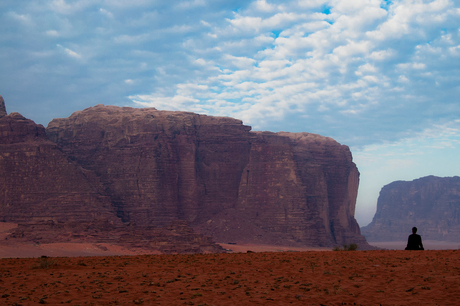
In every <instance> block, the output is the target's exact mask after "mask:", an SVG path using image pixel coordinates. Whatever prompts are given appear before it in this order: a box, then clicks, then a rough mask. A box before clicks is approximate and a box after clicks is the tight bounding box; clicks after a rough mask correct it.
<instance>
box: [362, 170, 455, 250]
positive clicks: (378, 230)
mask: <svg viewBox="0 0 460 306" xmlns="http://www.w3.org/2000/svg"><path fill="white" fill-rule="evenodd" d="M413 226H416V227H417V228H418V234H420V235H422V238H423V239H425V240H427V239H430V240H440V241H460V177H458V176H455V177H436V176H427V177H423V178H420V179H416V180H413V181H410V182H406V181H396V182H393V183H391V184H388V185H386V186H384V187H383V188H382V190H381V191H380V196H379V199H378V202H377V212H376V213H375V216H374V218H373V220H372V222H371V223H370V224H369V225H368V226H366V227H363V228H362V233H363V235H365V236H366V239H367V240H368V241H397V240H399V241H401V240H406V239H407V236H408V235H409V234H411V228H412V227H413Z"/></svg>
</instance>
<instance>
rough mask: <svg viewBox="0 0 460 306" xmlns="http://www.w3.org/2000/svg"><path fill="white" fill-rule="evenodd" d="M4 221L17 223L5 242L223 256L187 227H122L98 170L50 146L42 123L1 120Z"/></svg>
mask: <svg viewBox="0 0 460 306" xmlns="http://www.w3.org/2000/svg"><path fill="white" fill-rule="evenodd" d="M0 221H1V222H14V223H19V227H18V228H17V229H15V230H13V231H12V234H11V235H10V236H9V237H8V240H7V241H3V243H17V242H34V243H51V242H69V241H70V242H75V241H76V242H79V241H91V242H110V243H115V244H120V245H124V246H126V247H140V248H146V249H154V250H160V251H161V252H164V253H174V252H181V253H196V252H222V251H223V249H222V248H221V247H220V246H218V245H216V244H215V243H214V242H212V241H211V240H210V238H209V237H205V236H203V235H200V234H198V233H195V232H193V230H192V229H191V228H190V227H189V226H188V225H187V224H186V223H185V224H184V223H181V222H177V221H176V222H168V223H166V224H165V225H166V226H165V227H162V228H153V227H147V226H135V225H133V224H130V223H123V222H122V220H121V219H120V218H118V217H117V216H116V208H115V207H114V205H113V203H112V201H111V198H110V197H108V196H106V195H104V186H103V185H102V184H101V182H100V180H99V178H98V177H97V176H96V175H95V174H94V172H92V171H90V170H87V169H84V168H82V167H81V166H80V165H79V164H78V163H76V162H75V161H72V160H70V159H69V158H68V156H67V155H66V154H65V153H64V152H62V150H61V149H60V148H59V147H58V146H57V145H56V144H55V143H53V142H51V141H50V140H49V139H48V137H47V136H46V133H45V128H44V127H43V126H42V125H37V124H35V123H34V122H33V121H31V120H29V119H26V118H24V117H23V116H22V115H20V114H18V113H11V114H9V115H5V116H3V117H2V118H0Z"/></svg>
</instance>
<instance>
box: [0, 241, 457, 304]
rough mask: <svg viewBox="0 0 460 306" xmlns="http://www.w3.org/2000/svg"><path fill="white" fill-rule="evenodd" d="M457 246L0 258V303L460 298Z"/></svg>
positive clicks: (378, 301)
mask: <svg viewBox="0 0 460 306" xmlns="http://www.w3.org/2000/svg"><path fill="white" fill-rule="evenodd" d="M459 289H460V251H456V250H445V251H356V252H332V251H329V252H324V251H323V252H317V251H311V252H273V253H248V254H246V253H235V254H200V255H138V256H121V257H120V256H106V257H102V256H101V257H59V258H22V259H13V258H4V259H0V304H1V305H37V303H45V304H48V305H58V304H59V305H60V304H69V305H136V304H138V305H140V304H143V305H238V304H239V305H252V304H257V305H284V304H297V305H321V304H323V305H379V304H381V305H409V304H410V305H458V301H459V300H460V290H459Z"/></svg>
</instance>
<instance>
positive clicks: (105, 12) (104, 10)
mask: <svg viewBox="0 0 460 306" xmlns="http://www.w3.org/2000/svg"><path fill="white" fill-rule="evenodd" d="M99 12H100V13H101V14H103V15H105V16H107V17H109V18H113V14H112V13H111V12H109V11H108V10H106V9H103V8H100V9H99Z"/></svg>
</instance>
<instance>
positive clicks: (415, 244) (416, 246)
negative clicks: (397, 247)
mask: <svg viewBox="0 0 460 306" xmlns="http://www.w3.org/2000/svg"><path fill="white" fill-rule="evenodd" d="M406 250H424V248H423V244H422V237H420V235H417V234H412V235H409V239H407V247H406Z"/></svg>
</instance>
